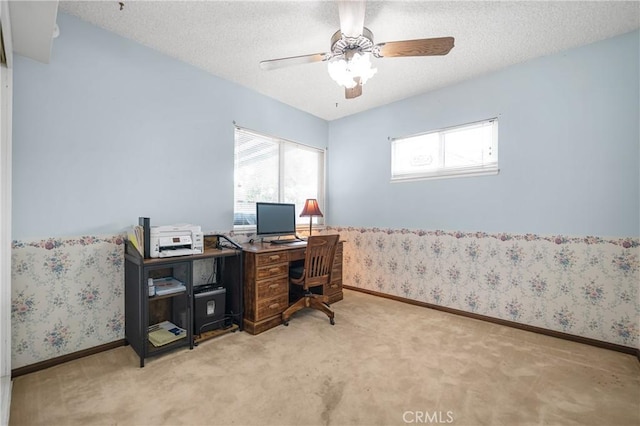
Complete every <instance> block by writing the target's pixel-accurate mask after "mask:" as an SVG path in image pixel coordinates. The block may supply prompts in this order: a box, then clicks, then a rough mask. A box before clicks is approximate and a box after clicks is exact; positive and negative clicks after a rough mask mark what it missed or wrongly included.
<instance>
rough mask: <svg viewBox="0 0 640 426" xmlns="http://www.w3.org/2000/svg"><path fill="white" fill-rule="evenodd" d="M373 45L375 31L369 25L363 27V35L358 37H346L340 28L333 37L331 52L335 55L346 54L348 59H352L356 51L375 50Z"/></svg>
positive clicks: (370, 51)
mask: <svg viewBox="0 0 640 426" xmlns="http://www.w3.org/2000/svg"><path fill="white" fill-rule="evenodd" d="M373 50H374V45H373V33H372V32H371V30H370V29H369V28H367V27H363V28H362V35H359V36H358V37H346V36H345V35H344V34H342V32H341V31H340V30H338V31H336V32H335V34H333V36H332V37H331V53H333V56H342V55H344V56H345V58H346V59H350V58H351V57H352V56H353V55H354V54H356V53H364V52H369V53H373V54H374V56H377V55H375V52H374V51H373Z"/></svg>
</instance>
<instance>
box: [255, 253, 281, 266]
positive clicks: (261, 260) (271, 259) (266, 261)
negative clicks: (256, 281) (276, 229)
mask: <svg viewBox="0 0 640 426" xmlns="http://www.w3.org/2000/svg"><path fill="white" fill-rule="evenodd" d="M288 261H289V256H288V254H287V252H275V253H262V254H259V255H257V256H256V266H257V267H258V268H259V267H261V266H267V265H275V264H276V263H286V262H288Z"/></svg>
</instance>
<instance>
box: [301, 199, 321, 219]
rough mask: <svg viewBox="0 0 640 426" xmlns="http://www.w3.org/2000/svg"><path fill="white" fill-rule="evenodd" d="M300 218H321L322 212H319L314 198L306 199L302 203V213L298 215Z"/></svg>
mask: <svg viewBox="0 0 640 426" xmlns="http://www.w3.org/2000/svg"><path fill="white" fill-rule="evenodd" d="M302 216H321V217H323V215H322V212H321V211H320V206H318V200H316V199H315V198H307V201H305V203H304V207H303V209H302V213H300V217H302Z"/></svg>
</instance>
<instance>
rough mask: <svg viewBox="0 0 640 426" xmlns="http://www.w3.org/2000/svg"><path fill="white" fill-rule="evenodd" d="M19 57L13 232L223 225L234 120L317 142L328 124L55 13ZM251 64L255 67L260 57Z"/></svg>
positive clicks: (228, 219)
mask: <svg viewBox="0 0 640 426" xmlns="http://www.w3.org/2000/svg"><path fill="white" fill-rule="evenodd" d="M58 23H59V26H60V29H61V35H60V37H59V38H57V39H55V40H54V43H53V52H52V59H51V63H50V64H48V65H45V64H41V63H38V62H35V61H32V60H30V59H27V58H24V57H21V56H16V57H15V61H14V64H15V68H14V109H13V120H14V122H13V132H14V134H13V238H14V239H24V238H32V237H33V238H43V237H53V236H66V235H83V234H92V233H110V232H119V231H120V230H122V229H124V228H125V227H127V226H129V225H132V224H135V223H137V220H138V217H139V216H149V217H150V218H151V221H152V224H156V225H160V224H171V223H179V222H182V223H184V222H190V223H195V224H198V225H201V226H202V227H203V230H205V231H209V230H229V229H231V227H232V220H233V219H232V218H233V121H234V120H235V121H236V122H237V123H238V124H239V125H241V126H244V127H247V128H251V129H254V130H257V131H261V132H264V133H267V134H270V135H277V136H281V137H284V138H286V139H290V140H293V141H297V142H301V143H304V144H308V145H313V146H316V147H319V148H324V147H325V146H326V141H327V132H328V125H327V122H326V121H324V120H321V119H318V118H317V117H314V116H311V115H309V114H306V113H303V112H301V111H299V110H296V109H294V108H291V107H288V106H286V105H284V104H282V103H279V102H276V101H274V100H272V99H270V98H267V97H264V96H262V95H259V94H257V93H256V92H253V91H250V90H248V89H246V88H243V87H241V86H238V85H236V84H233V83H230V82H228V81H226V80H223V79H220V78H217V77H214V76H212V75H210V74H208V73H205V72H204V71H202V70H199V69H197V68H195V67H192V66H189V65H186V64H184V63H182V62H179V61H176V60H174V59H171V58H169V57H167V56H164V55H162V54H160V53H158V52H156V51H154V50H151V49H148V48H146V47H143V46H141V45H139V44H137V43H134V42H131V41H129V40H127V39H124V38H121V37H118V36H116V35H113V34H112V33H109V32H107V31H104V30H101V29H99V28H97V27H95V26H92V25H90V24H87V23H84V22H82V21H80V20H78V19H76V18H74V17H71V16H69V15H65V14H62V13H60V14H59V16H58ZM256 66H257V64H256Z"/></svg>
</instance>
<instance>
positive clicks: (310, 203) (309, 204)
mask: <svg viewBox="0 0 640 426" xmlns="http://www.w3.org/2000/svg"><path fill="white" fill-rule="evenodd" d="M302 216H309V236H311V225H313V217H314V216H320V217H324V216H323V215H322V212H321V211H320V206H318V200H316V199H315V198H307V201H305V203H304V207H303V209H302V213H300V217H302Z"/></svg>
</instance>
